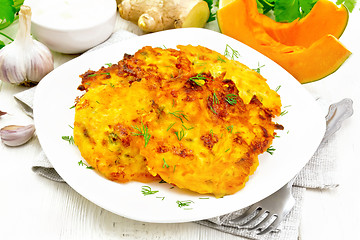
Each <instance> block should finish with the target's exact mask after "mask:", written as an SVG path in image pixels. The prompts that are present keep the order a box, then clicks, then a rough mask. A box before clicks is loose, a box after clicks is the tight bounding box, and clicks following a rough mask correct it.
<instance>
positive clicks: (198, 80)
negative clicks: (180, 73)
mask: <svg viewBox="0 0 360 240" xmlns="http://www.w3.org/2000/svg"><path fill="white" fill-rule="evenodd" d="M201 74H202V73H198V74H197V75H196V76H195V77H191V78H189V80H191V81H193V82H194V83H195V84H196V85H198V86H204V84H205V80H206V77H203V76H202V75H201Z"/></svg>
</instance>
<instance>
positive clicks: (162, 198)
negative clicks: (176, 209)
mask: <svg viewBox="0 0 360 240" xmlns="http://www.w3.org/2000/svg"><path fill="white" fill-rule="evenodd" d="M156 198H161V200H164V199H165V197H156Z"/></svg>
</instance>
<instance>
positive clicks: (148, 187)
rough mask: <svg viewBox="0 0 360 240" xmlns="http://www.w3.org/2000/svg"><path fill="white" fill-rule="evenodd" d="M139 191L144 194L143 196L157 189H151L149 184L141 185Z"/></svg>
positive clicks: (153, 192)
mask: <svg viewBox="0 0 360 240" xmlns="http://www.w3.org/2000/svg"><path fill="white" fill-rule="evenodd" d="M141 192H142V194H144V196H147V195H151V194H155V193H157V192H159V191H152V190H151V187H150V186H142V187H141Z"/></svg>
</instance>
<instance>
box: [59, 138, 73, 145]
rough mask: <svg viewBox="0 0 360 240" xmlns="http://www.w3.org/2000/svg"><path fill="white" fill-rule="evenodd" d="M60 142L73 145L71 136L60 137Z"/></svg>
mask: <svg viewBox="0 0 360 240" xmlns="http://www.w3.org/2000/svg"><path fill="white" fill-rule="evenodd" d="M61 138H62V140H65V141H68V142H69V144H74V137H73V136H62V137H61Z"/></svg>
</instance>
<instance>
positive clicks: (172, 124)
mask: <svg viewBox="0 0 360 240" xmlns="http://www.w3.org/2000/svg"><path fill="white" fill-rule="evenodd" d="M174 125H175V122H173V123H171V124H170V125H169V126H168V128H167V129H166V131H169V130H170V129H171V128H172V127H173V126H174Z"/></svg>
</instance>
